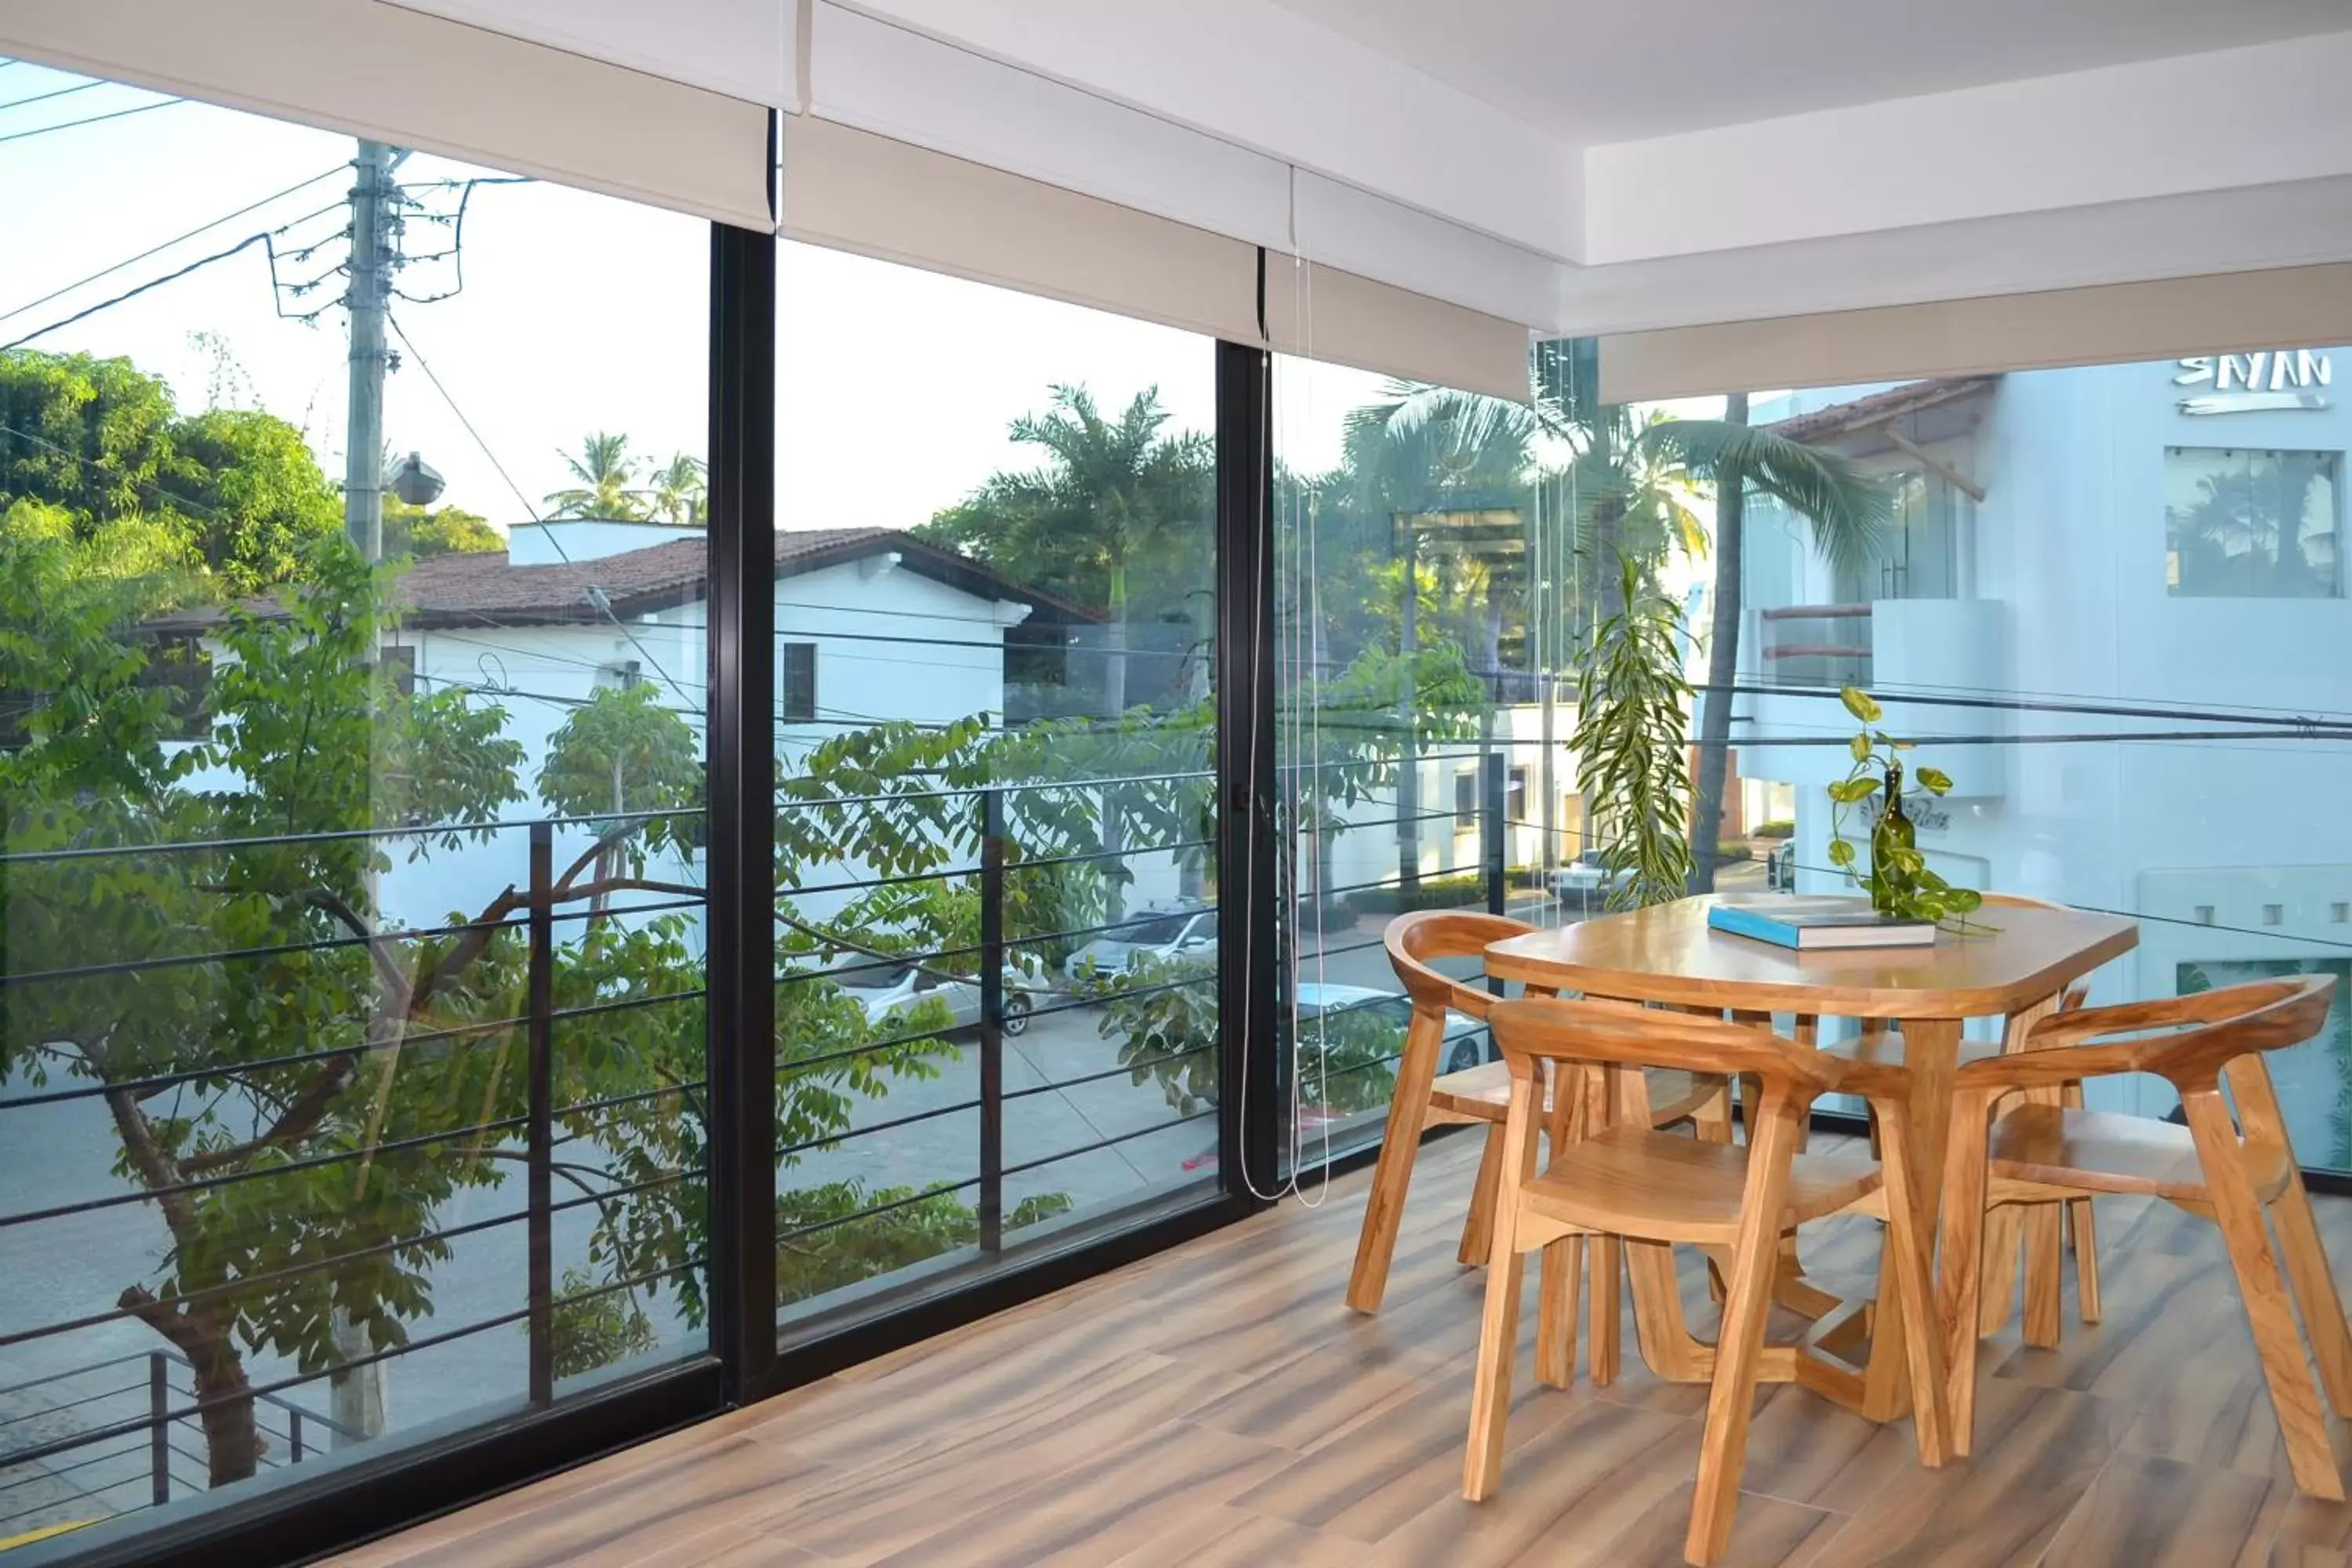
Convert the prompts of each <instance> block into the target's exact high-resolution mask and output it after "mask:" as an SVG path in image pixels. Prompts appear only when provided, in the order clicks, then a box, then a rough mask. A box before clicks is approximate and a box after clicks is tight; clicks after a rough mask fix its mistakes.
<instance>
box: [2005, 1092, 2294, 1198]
mask: <svg viewBox="0 0 2352 1568" xmlns="http://www.w3.org/2000/svg"><path fill="white" fill-rule="evenodd" d="M2238 1157H2239V1159H2240V1161H2241V1162H2242V1163H2243V1165H2244V1167H2245V1172H2246V1179H2247V1181H2248V1182H2250V1183H2251V1184H2252V1186H2253V1189H2254V1192H2255V1194H2256V1195H2257V1196H2258V1197H2260V1198H2261V1199H2262V1201H2263V1202H2264V1203H2268V1202H2270V1201H2271V1200H2272V1199H2273V1198H2274V1197H2276V1196H2278V1194H2279V1193H2280V1192H2281V1191H2282V1190H2283V1189H2284V1187H2285V1186H2286V1181H2287V1176H2288V1174H2289V1170H2290V1166H2291V1164H2292V1163H2293V1160H2294V1155H2293V1154H2292V1152H2289V1151H2288V1150H2286V1149H2285V1148H2284V1147H2279V1146H2265V1145H2263V1144H2259V1143H2255V1144H2241V1145H2240V1146H2239V1151H2238ZM1988 1170H1989V1173H1990V1174H1991V1175H1993V1176H1995V1177H2005V1178H2008V1179H2010V1180H2012V1181H2023V1182H2036V1183H2041V1184H2044V1185H2048V1186H2054V1187H2071V1188H2074V1189H2076V1190H2079V1191H2082V1192H2086V1193H2146V1194H2150V1195H2152V1196H2155V1197H2159V1198H2172V1199H2176V1200H2179V1201H2181V1202H2185V1203H2203V1202H2207V1201H2210V1192H2209V1191H2208V1189H2207V1187H2206V1184H2205V1173H2204V1171H2203V1169H2202V1167H2201V1166H2200V1164H2199V1163H2198V1159H2197V1141H2196V1139H2195V1138H2194V1137H2193V1136H2192V1135H2191V1134H2190V1132H2189V1129H2188V1128H2186V1127H2176V1126H2174V1125H2173V1124H2172V1123H2170V1122H2168V1121H2157V1120H2155V1119H2154V1118H2152V1117H2146V1116H2122V1115H2117V1114H2116V1113H2115V1112H2113V1111H2107V1110H2064V1109H2063V1108H2061V1107H2059V1106H2055V1105H2021V1106H2019V1107H2017V1108H2016V1109H2015V1110H2011V1111H2009V1112H2007V1113H2006V1114H2004V1115H2003V1116H2001V1117H2000V1120H1998V1121H1995V1122H1994V1123H1993V1127H1992V1145H1991V1151H1990V1165H1989V1167H1988Z"/></svg>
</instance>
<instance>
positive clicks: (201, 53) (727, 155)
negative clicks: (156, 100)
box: [0, 0, 771, 228]
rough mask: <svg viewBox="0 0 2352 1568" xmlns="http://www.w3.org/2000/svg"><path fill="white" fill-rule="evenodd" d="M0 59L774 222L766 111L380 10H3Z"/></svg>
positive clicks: (143, 1) (70, 2)
mask: <svg viewBox="0 0 2352 1568" xmlns="http://www.w3.org/2000/svg"><path fill="white" fill-rule="evenodd" d="M0 53H6V54H10V55H18V56H22V57H23V58H27V59H33V60H38V61H42V62H44V63H46V64H50V65H56V66H60V67H63V68H68V69H71V70H77V71H82V72H85V73H87V74H89V75H92V76H101V77H107V78H110V79H116V80H121V81H128V82H133V83H136V84H137V85H139V86H142V87H149V88H153V89H158V90H161V91H164V92H173V93H178V94H181V95H182V96H184V97H187V98H194V99H203V100H209V101H211V102H215V103H224V104H228V105H232V106H234V107H236V108H241V109H251V110H258V111H259V112H261V113H264V114H271V115H277V116H279V117H282V118H284V119H288V120H296V121H303V122H305V123H308V124H311V125H317V126H321V127H324V128H327V129H330V130H335V131H343V132H350V133H352V135H355V136H366V137H370V138H372V139H374V140H378V141H384V142H394V143H397V144H399V145H401V146H404V147H417V148H422V149H425V150H426V151H429V152H434V153H446V154H447V155H449V156H452V157H457V158H463V159H466V160H467V161H469V162H474V163H487V164H489V165H491V166H493V167H497V168H501V169H509V170H512V171H514V172H516V173H518V174H536V175H540V176H541V177H543V178H546V179H550V180H557V181H561V182H562V183H563V184H571V185H580V186H584V187H586V188H589V189H592V190H600V191H605V192H608V193H610V194H612V195H618V196H625V197H627V198H629V199H631V200H633V201H642V202H649V203H653V204H656V205H661V206H667V207H674V208H677V209H678V210H680V211H683V212H690V213H694V214H697V215H698V216H704V217H709V218H713V219H717V220H719V221H721V222H726V223H734V224H741V225H744V226H748V227H754V228H765V227H767V226H769V224H770V222H771V219H770V216H769V212H768V111H767V110H766V109H764V108H762V107H761V106H760V105H758V104H754V103H748V102H745V101H743V100H740V99H734V98H729V97H726V96H724V95H722V94H719V93H715V92H710V91H707V90H705V89H700V88H692V87H687V86H684V85H682V84H680V83H677V82H674V81H667V80H665V79H662V78H659V77H655V76H648V75H646V74H645V73H644V72H642V71H634V70H629V69H625V68H622V67H619V66H614V65H607V64H605V63H604V62H602V61H598V60H592V59H589V58H585V57H583V56H581V55H575V54H570V53H567V52H565V51H563V50H562V49H555V48H550V47H547V46H545V45H541V44H533V43H527V42H525V41H523V40H521V39H519V38H511V37H506V36H505V35H503V34H499V33H492V32H486V31H484V30H483V29H481V28H478V27H469V26H465V25H464V24H463V23H458V22H452V21H449V20H447V19H446V18H444V17H440V16H426V15H424V14H422V13H420V12H416V11H412V10H407V9H405V8H404V7H401V6H398V5H384V4H382V3H381V0H0ZM157 124H158V126H159V127H160V126H161V124H162V121H157ZM156 133H157V134H159V135H160V134H163V132H162V131H161V130H160V129H159V130H158V131H157V132H156Z"/></svg>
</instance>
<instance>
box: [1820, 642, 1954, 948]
mask: <svg viewBox="0 0 2352 1568" xmlns="http://www.w3.org/2000/svg"><path fill="white" fill-rule="evenodd" d="M1838 695H1839V697H1840V699H1841V700H1843V702H1844V703H1845V710H1846V711H1847V712H1849V713H1851V714H1853V716H1854V719H1855V720H1856V721H1858V722H1859V723H1860V724H1861V725H1862V728H1861V729H1860V730H1858V731H1855V732H1854V736H1853V740H1852V741H1850V742H1847V745H1848V748H1849V750H1850V751H1851V752H1852V753H1853V767H1852V768H1850V769H1849V770H1848V771H1847V773H1846V775H1845V777H1844V778H1843V779H1841V780H1839V781H1838V782H1837V783H1836V784H1832V785H1830V849H1829V855H1830V864H1831V865H1832V866H1835V867H1836V868H1838V869H1839V870H1841V871H1843V873H1845V877H1846V880H1848V881H1849V882H1852V883H1853V884H1854V885H1855V886H1856V887H1859V888H1861V889H1863V890H1864V892H1866V893H1868V894H1869V895H1870V901H1871V903H1872V905H1873V906H1874V907H1875V908H1877V909H1879V910H1885V912H1886V913H1888V914H1893V915H1902V916H1906V917H1908V918H1910V919H1913V920H1922V921H1934V922H1936V923H1937V924H1938V925H1941V924H1943V923H1944V922H1946V921H1954V922H1956V924H1958V925H1962V926H1964V925H1966V924H1967V921H1965V920H1964V919H1962V918H1961V917H1964V916H1967V915H1969V914H1971V913H1973V912H1974V911H1975V910H1978V909H1979V907H1981V906H1982V905H1983V903H1984V895H1982V894H1981V893H1979V892H1977V891H1976V890H1975V889H1971V888H1955V887H1953V886H1952V885H1951V884H1950V883H1949V882H1947V881H1945V880H1944V879H1943V878H1942V877H1940V876H1938V875H1937V873H1936V872H1935V871H1933V870H1931V869H1929V868H1928V866H1927V857H1925V856H1924V855H1922V854H1920V852H1919V850H1918V848H1917V847H1916V846H1915V845H1913V844H1912V843H1911V842H1910V841H1909V837H1908V835H1907V834H1894V833H1888V832H1885V831H1883V830H1882V831H1874V833H1873V834H1872V835H1871V838H1870V862H1869V865H1868V866H1867V868H1864V867H1863V866H1861V865H1860V864H1859V860H1860V857H1859V856H1858V855H1857V854H1856V853H1855V850H1854V847H1853V840H1851V839H1849V838H1848V837H1846V834H1845V823H1846V813H1847V811H1848V810H1850V809H1851V808H1853V807H1856V806H1859V805H1862V804H1863V803H1864V801H1867V800H1869V799H1871V798H1872V797H1873V796H1874V795H1883V794H1885V788H1884V784H1885V781H1886V780H1887V779H1889V778H1894V777H1897V776H1899V771H1900V769H1901V768H1902V765H1903V757H1902V753H1903V752H1907V751H1909V750H1911V747H1912V742H1909V741H1902V740H1897V739H1896V738H1895V737H1894V736H1893V735H1890V734H1888V733H1887V732H1886V731H1884V730H1881V729H1880V728H1878V721H1879V720H1880V719H1881V718H1882V717H1884V713H1883V710H1881V709H1880V708H1879V706H1878V704H1877V702H1876V701H1875V700H1873V699H1872V697H1871V695H1870V693H1868V692H1866V691H1864V690H1863V689H1861V688H1860V687H1858V686H1849V687H1846V688H1845V689H1843V690H1842V691H1840V692H1839V693H1838ZM1911 776H1912V777H1914V778H1916V779H1917V780H1918V781H1919V787H1920V788H1922V789H1924V790H1926V791H1927V793H1928V794H1929V795H1948V794H1949V793H1951V788H1952V779H1951V775H1950V774H1948V773H1945V772H1944V771H1943V770H1942V769H1941V768H1930V767H1919V768H1915V769H1913V770H1912V774H1911ZM1894 804H1895V803H1894V802H1893V801H1891V800H1881V801H1880V803H1879V811H1880V825H1881V827H1882V829H1883V828H1884V826H1885V813H1886V811H1887V809H1888V808H1889V807H1890V806H1892V805H1894Z"/></svg>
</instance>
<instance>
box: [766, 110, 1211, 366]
mask: <svg viewBox="0 0 2352 1568" xmlns="http://www.w3.org/2000/svg"><path fill="white" fill-rule="evenodd" d="M783 213H784V216H783V224H782V231H783V233H784V234H785V235H786V236H788V237H791V238H793V239H803V240H807V241H809V242H811V243H813V244H817V245H826V246H832V247H836V248H839V249H843V250H854V251H857V252H859V253H860V254H863V255H866V256H876V257H880V258H884V259H885V260H890V261H903V262H907V263H909V264H911V265H913V266H917V267H924V268H929V269H931V270H933V271H935V272H948V273H953V274H955V275H956V276H958V277H962V278H971V279H978V280H979V281H981V282H983V283H995V284H1001V285H1003V286H1004V287H1006V288H1011V289H1021V290H1023V291H1024V292H1026V293H1032V294H1043V295H1045V296H1047V297H1048V298H1051V299H1056V300H1068V301H1070V302H1071V303H1073V304H1077V305H1087V306H1091V307H1093V308H1095V309H1097V310H1114V311H1117V312H1118V313H1119V314H1120V315H1124V316H1135V317H1139V318H1141V319H1143V320H1145V321H1160V322H1164V323H1166V324H1167V325H1169V326H1172V327H1181V328H1184V329H1185V330H1187V331H1196V332H1206V333H1210V334H1212V335H1214V336H1218V337H1223V338H1231V339H1237V340H1240V341H1242V342H1252V341H1255V338H1256V336H1257V323H1256V318H1257V251H1256V248H1255V247H1253V246H1249V245H1245V244H1244V243H1243V242H1242V241H1240V240H1237V239H1228V238H1226V237H1223V235H1216V234H1212V233H1210V232H1209V231H1208V230H1206V229H1202V228H1195V227H1193V226H1191V225H1189V224H1182V223H1178V222H1176V221H1175V220H1173V219H1172V218H1164V217H1157V216H1153V215H1151V214H1150V213H1146V212H1140V211H1138V210H1137V209H1136V208H1134V207H1127V206H1120V205H1118V204H1117V203H1115V202H1107V201H1103V200H1100V199H1099V198H1097V197H1094V196H1088V195H1080V194H1079V193H1077V192H1076V191H1069V190H1064V189H1063V188H1062V187H1060V186H1058V185H1050V184H1045V183H1044V182H1043V181H1040V180H1032V179H1028V178H1025V177H1024V176H1022V175H1019V174H1007V173H1006V172H1005V171H1003V170H1002V169H992V168H990V167H988V166H987V165H986V164H982V163H970V162H968V161H966V160H964V159H961V158H955V157H950V156H949V155H948V154H946V153H936V152H932V151H931V150H929V148H924V147H918V146H915V145H913V144H912V143H910V142H899V141H895V140H893V139H892V138H890V137H887V136H877V135H876V134H874V133H873V132H866V131H858V130H854V129H852V128H851V127H849V126H846V125H836V124H834V123H833V122H832V121H825V120H814V119H811V118H809V117H807V116H805V115H802V116H795V117H793V118H792V119H790V120H788V121H785V124H784V176H783Z"/></svg>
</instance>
